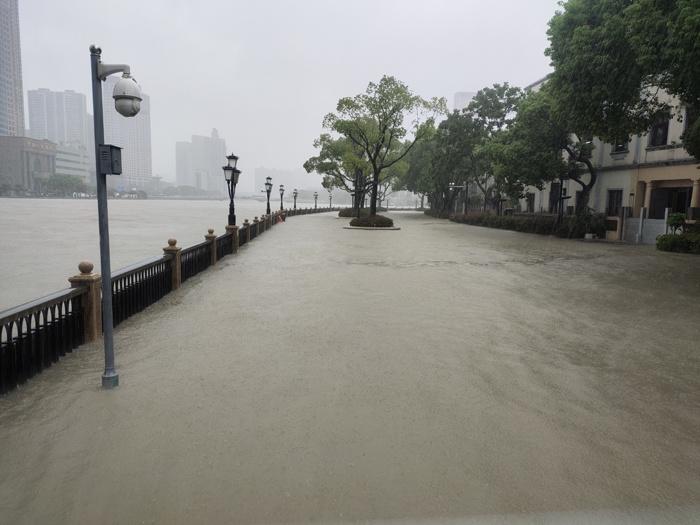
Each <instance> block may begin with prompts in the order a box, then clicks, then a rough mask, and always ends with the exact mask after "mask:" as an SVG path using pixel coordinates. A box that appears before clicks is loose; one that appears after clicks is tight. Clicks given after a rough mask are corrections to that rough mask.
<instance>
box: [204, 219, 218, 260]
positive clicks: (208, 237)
mask: <svg viewBox="0 0 700 525" xmlns="http://www.w3.org/2000/svg"><path fill="white" fill-rule="evenodd" d="M208 231H209V233H208V234H207V235H205V236H204V238H205V239H206V240H207V241H209V244H211V265H212V266H214V265H215V264H216V235H214V229H213V228H209V230H208Z"/></svg>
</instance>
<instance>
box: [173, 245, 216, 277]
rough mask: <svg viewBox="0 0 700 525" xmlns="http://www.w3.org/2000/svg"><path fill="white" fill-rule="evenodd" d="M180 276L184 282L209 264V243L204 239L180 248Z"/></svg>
mask: <svg viewBox="0 0 700 525" xmlns="http://www.w3.org/2000/svg"><path fill="white" fill-rule="evenodd" d="M180 264H181V266H180V268H181V278H182V282H183V283H184V282H185V281H186V280H187V279H189V278H190V277H192V276H194V275H197V274H198V273H199V272H203V271H204V270H206V269H207V268H209V266H211V243H210V242H209V241H204V242H201V243H199V244H195V245H194V246H190V247H189V248H185V249H183V250H182V262H181V263H180Z"/></svg>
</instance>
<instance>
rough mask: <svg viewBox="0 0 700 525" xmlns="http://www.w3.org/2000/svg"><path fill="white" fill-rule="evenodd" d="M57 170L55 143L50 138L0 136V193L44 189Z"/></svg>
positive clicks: (40, 191)
mask: <svg viewBox="0 0 700 525" xmlns="http://www.w3.org/2000/svg"><path fill="white" fill-rule="evenodd" d="M55 173H56V145H55V144H54V143H53V142H49V141H48V140H36V139H31V138H28V137H11V136H0V193H3V194H12V193H24V192H31V193H38V194H41V193H42V192H43V188H44V185H45V183H46V181H47V180H48V179H49V177H52V176H53V175H54V174H55Z"/></svg>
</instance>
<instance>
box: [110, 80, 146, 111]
mask: <svg viewBox="0 0 700 525" xmlns="http://www.w3.org/2000/svg"><path fill="white" fill-rule="evenodd" d="M112 97H113V98H114V107H115V108H116V109H117V111H118V112H119V113H120V114H121V115H124V116H125V117H133V116H135V115H136V114H138V112H139V110H140V109H141V100H142V98H141V88H140V87H139V85H138V84H137V83H136V80H134V79H133V78H131V76H129V75H128V74H126V73H125V74H124V75H123V76H122V78H120V79H119V80H118V81H117V83H116V84H115V85H114V92H113V93H112Z"/></svg>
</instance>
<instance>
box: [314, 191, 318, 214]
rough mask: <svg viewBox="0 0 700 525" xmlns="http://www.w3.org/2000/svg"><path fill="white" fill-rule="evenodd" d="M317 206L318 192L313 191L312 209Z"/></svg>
mask: <svg viewBox="0 0 700 525" xmlns="http://www.w3.org/2000/svg"><path fill="white" fill-rule="evenodd" d="M317 206H318V192H317V191H315V192H314V210H315V209H316V208H317Z"/></svg>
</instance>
